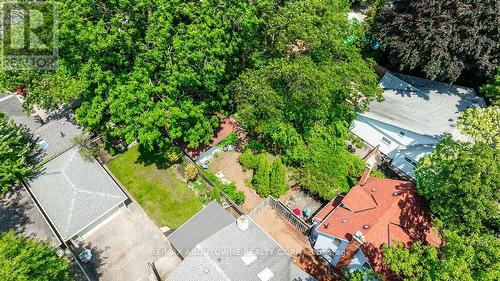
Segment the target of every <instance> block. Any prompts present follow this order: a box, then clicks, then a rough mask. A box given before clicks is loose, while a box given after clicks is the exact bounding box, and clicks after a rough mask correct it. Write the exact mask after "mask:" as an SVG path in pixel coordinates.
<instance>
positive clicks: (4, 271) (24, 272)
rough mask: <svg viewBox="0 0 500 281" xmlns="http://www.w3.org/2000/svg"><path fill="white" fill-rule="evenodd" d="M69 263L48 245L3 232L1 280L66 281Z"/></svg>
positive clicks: (0, 234)
mask: <svg viewBox="0 0 500 281" xmlns="http://www.w3.org/2000/svg"><path fill="white" fill-rule="evenodd" d="M68 268H69V267H68V261H67V260H66V258H64V257H58V256H57V255H56V250H55V249H54V248H52V247H50V246H49V245H48V244H46V243H37V242H36V241H34V240H32V239H27V238H25V237H22V236H16V235H15V234H14V233H13V232H12V231H9V232H4V233H0V279H1V280H5V281H32V280H34V281H67V280H69V273H68V272H69V269H68Z"/></svg>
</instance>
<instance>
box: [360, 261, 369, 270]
mask: <svg viewBox="0 0 500 281" xmlns="http://www.w3.org/2000/svg"><path fill="white" fill-rule="evenodd" d="M362 267H363V268H364V269H370V268H371V267H370V265H369V264H368V263H367V262H364V263H363V265H362Z"/></svg>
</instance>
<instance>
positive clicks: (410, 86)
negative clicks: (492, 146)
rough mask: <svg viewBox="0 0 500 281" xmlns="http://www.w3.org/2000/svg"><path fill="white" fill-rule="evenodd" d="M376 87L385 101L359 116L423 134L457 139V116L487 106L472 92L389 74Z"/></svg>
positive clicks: (435, 82)
mask: <svg viewBox="0 0 500 281" xmlns="http://www.w3.org/2000/svg"><path fill="white" fill-rule="evenodd" d="M379 85H380V87H382V88H383V89H384V93H383V97H384V101H383V102H377V101H374V102H372V103H370V106H369V111H368V112H364V113H362V115H364V116H367V117H369V118H373V119H375V120H379V121H382V122H385V123H387V124H389V125H393V126H397V127H400V128H405V129H408V130H410V131H413V132H415V133H418V134H423V135H429V136H441V137H442V136H444V135H453V136H456V137H458V138H460V137H462V136H460V134H459V133H458V131H457V129H456V121H457V119H458V117H459V116H460V113H461V112H463V111H465V110H466V109H467V108H470V107H485V106H486V104H485V102H484V100H483V99H482V98H481V97H478V96H476V95H475V93H474V90H473V89H470V88H465V87H460V86H456V85H452V84H446V83H442V82H437V81H432V80H428V79H423V78H418V77H413V76H408V75H402V74H397V73H391V72H389V71H386V72H385V74H384V75H383V76H382V78H381V79H380V81H379ZM430 124H432V126H430Z"/></svg>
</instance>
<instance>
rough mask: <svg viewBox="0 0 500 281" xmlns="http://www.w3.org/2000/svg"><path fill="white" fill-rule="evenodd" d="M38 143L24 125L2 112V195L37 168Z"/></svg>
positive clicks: (0, 168)
mask: <svg viewBox="0 0 500 281" xmlns="http://www.w3.org/2000/svg"><path fill="white" fill-rule="evenodd" d="M38 154H39V149H38V145H37V144H36V143H35V141H34V140H33V139H32V138H31V134H30V133H29V132H28V129H27V128H26V127H24V126H20V125H17V124H15V123H14V122H13V121H7V119H6V117H5V114H4V113H3V112H0V195H3V194H4V193H5V192H6V191H7V190H8V189H9V188H10V187H12V185H14V184H18V183H19V182H20V181H21V180H22V179H26V178H27V177H28V176H30V175H31V174H33V173H35V172H36V170H37V166H36V160H37V156H38Z"/></svg>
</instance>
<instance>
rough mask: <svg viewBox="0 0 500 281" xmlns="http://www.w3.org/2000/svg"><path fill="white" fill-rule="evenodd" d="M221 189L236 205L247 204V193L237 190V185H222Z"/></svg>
mask: <svg viewBox="0 0 500 281" xmlns="http://www.w3.org/2000/svg"><path fill="white" fill-rule="evenodd" d="M219 188H220V189H221V190H222V192H224V194H226V195H227V197H229V198H230V199H231V200H233V202H234V203H236V204H238V205H241V204H243V202H245V193H243V192H242V191H238V190H236V185H235V184H234V183H228V184H221V185H219Z"/></svg>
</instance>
